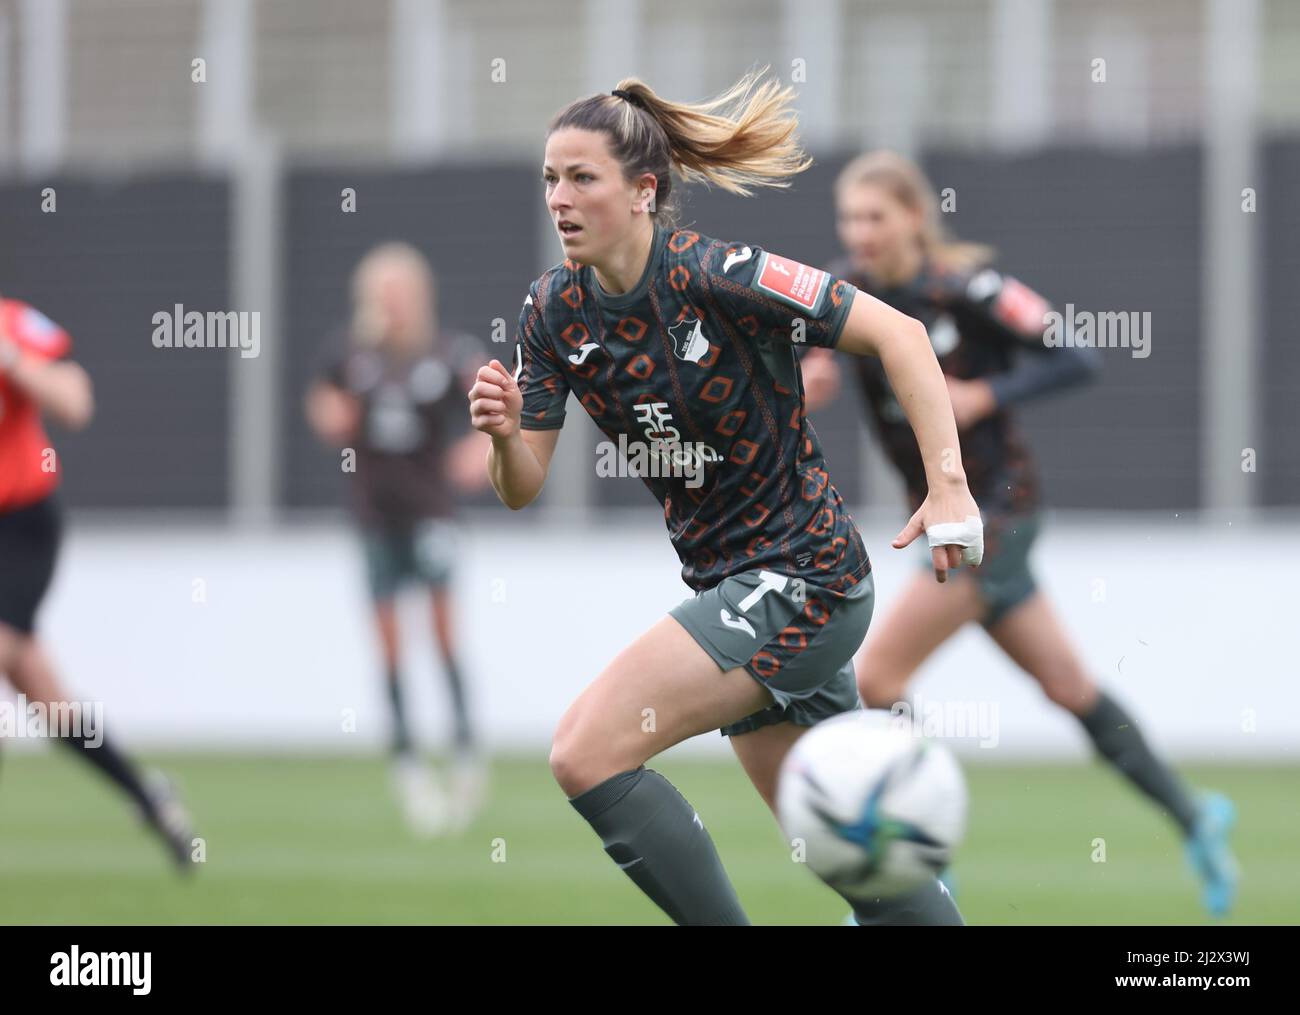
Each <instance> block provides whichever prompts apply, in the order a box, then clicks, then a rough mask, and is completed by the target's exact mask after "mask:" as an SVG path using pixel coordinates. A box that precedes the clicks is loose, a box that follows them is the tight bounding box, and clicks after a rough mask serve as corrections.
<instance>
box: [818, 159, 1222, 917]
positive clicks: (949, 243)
mask: <svg viewBox="0 0 1300 1015" xmlns="http://www.w3.org/2000/svg"><path fill="white" fill-rule="evenodd" d="M835 199H836V205H837V213H838V214H837V218H838V223H839V235H840V241H841V243H842V244H843V246H844V249H845V251H846V255H847V256H846V257H845V258H844V259H842V260H840V261H838V262H836V263H835V264H833V265H831V266H830V271H831V272H832V274H836V275H839V276H841V277H843V278H846V279H848V280H849V281H851V282H852V283H853V284H854V285H855V286H857V287H858V288H859V289H861V290H862V291H863V292H869V293H871V294H872V295H873V296H875V297H876V298H877V299H880V300H883V301H884V302H885V303H888V304H889V305H891V306H893V307H895V308H896V309H898V310H900V311H902V312H903V313H905V314H907V315H908V316H910V317H915V318H916V319H917V320H919V321H921V323H923V324H924V325H925V326H926V328H927V330H928V332H929V335H930V338H931V341H932V343H933V344H934V347H935V353H936V355H937V356H938V358H939V365H940V366H941V367H942V368H943V371H944V375H945V378H946V380H947V384H948V393H949V397H950V398H951V399H952V404H953V411H954V412H955V414H956V417H957V426H958V429H959V430H960V439H961V457H962V462H963V463H964V464H965V466H966V475H967V476H968V477H969V479H970V485H971V492H972V493H973V494H974V496H975V497H976V499H977V500H978V501H979V504H980V507H981V509H982V510H983V512H984V531H985V539H986V544H985V550H986V554H985V558H984V565H983V567H981V568H980V570H979V571H978V572H973V573H970V574H959V575H957V577H956V580H955V581H953V582H949V583H947V584H945V585H943V586H938V585H935V583H933V582H930V581H927V580H925V577H924V575H923V574H921V573H919V572H918V574H917V575H916V576H915V577H913V579H912V581H911V582H910V583H909V585H908V586H907V588H906V589H905V590H904V592H903V594H902V596H901V597H900V598H899V600H898V601H897V602H896V603H895V604H894V607H893V609H892V610H891V612H890V614H889V616H887V617H886V618H885V619H884V620H883V621H882V622H881V623H880V624H879V626H878V629H877V630H876V631H875V632H874V634H873V635H872V636H870V637H869V638H868V639H867V642H866V645H865V647H864V648H863V651H862V653H861V655H860V657H859V660H858V684H859V690H860V692H861V694H862V700H863V701H864V702H866V703H867V704H868V705H869V706H874V707H877V708H890V707H892V706H893V705H894V704H895V703H896V702H899V701H900V699H903V696H904V692H905V689H906V686H907V684H908V682H909V681H910V680H911V678H912V676H913V675H914V674H915V672H916V671H917V670H918V669H919V668H920V666H921V664H922V663H923V662H924V661H925V660H926V659H927V658H928V657H929V655H930V653H932V652H933V651H934V650H935V649H937V648H938V647H939V646H940V645H942V644H943V643H944V642H945V641H947V640H948V638H950V637H951V636H952V635H954V634H956V633H957V631H958V630H960V629H961V628H962V627H964V626H965V625H966V624H967V623H969V622H971V621H978V622H979V623H980V624H981V625H982V626H983V627H984V629H985V630H986V631H987V632H988V634H989V637H991V638H992V639H993V641H994V642H995V643H996V644H997V646H998V647H999V648H1000V649H1002V651H1003V652H1005V653H1006V654H1007V656H1008V657H1009V658H1010V659H1012V660H1013V661H1014V662H1015V663H1016V664H1018V665H1019V666H1020V667H1021V668H1022V669H1023V670H1024V671H1025V672H1026V673H1028V674H1029V675H1030V676H1031V677H1032V678H1033V679H1034V680H1036V681H1037V682H1038V684H1039V686H1040V687H1041V688H1042V690H1043V693H1044V694H1045V695H1047V697H1048V698H1049V699H1050V700H1051V701H1052V702H1053V703H1054V704H1057V705H1059V706H1061V707H1062V708H1064V709H1066V710H1067V711H1069V712H1070V713H1071V714H1072V715H1073V716H1074V717H1075V718H1076V719H1077V720H1078V721H1079V724H1080V726H1082V728H1083V731H1084V732H1085V733H1086V734H1087V736H1088V738H1089V739H1090V740H1091V741H1092V743H1093V745H1094V746H1095V747H1096V749H1097V751H1098V753H1099V754H1100V755H1101V756H1102V757H1104V758H1105V759H1106V760H1107V761H1108V762H1109V763H1110V764H1111V765H1113V766H1114V767H1115V769H1116V770H1117V771H1119V772H1120V773H1121V774H1122V775H1123V776H1124V777H1125V778H1127V779H1128V780H1129V781H1130V782H1131V783H1132V784H1133V785H1134V786H1135V787H1136V788H1137V789H1139V790H1141V791H1142V792H1143V793H1144V794H1146V796H1147V797H1148V798H1149V799H1151V800H1152V801H1153V802H1154V803H1155V804H1157V805H1158V806H1159V807H1161V808H1162V809H1163V810H1164V811H1165V812H1166V813H1167V814H1168V815H1169V816H1170V817H1171V818H1172V819H1173V820H1174V821H1175V822H1176V823H1177V824H1178V827H1179V829H1180V831H1181V832H1182V834H1183V836H1184V838H1185V840H1186V847H1187V855H1188V859H1189V860H1190V862H1191V865H1192V867H1193V869H1194V870H1195V871H1196V873H1197V874H1198V876H1199V877H1200V878H1201V880H1202V886H1203V901H1204V904H1205V906H1206V908H1207V909H1208V910H1209V912H1210V913H1211V915H1214V916H1221V915H1223V914H1224V913H1226V912H1227V911H1228V909H1229V908H1230V907H1231V905H1232V902H1233V898H1234V897H1235V894H1236V886H1237V866H1236V862H1235V860H1234V859H1233V857H1232V854H1231V852H1230V850H1229V848H1228V845H1227V836H1228V832H1229V831H1230V830H1231V828H1232V824H1233V805H1232V803H1231V801H1229V800H1228V799H1227V798H1226V797H1223V796H1221V795H1219V794H1205V795H1203V796H1202V797H1201V798H1200V799H1199V800H1198V799H1197V798H1196V797H1194V796H1193V794H1192V793H1191V792H1190V791H1189V789H1188V787H1187V786H1186V785H1185V784H1184V782H1183V780H1182V779H1181V778H1179V776H1178V775H1177V773H1175V772H1174V771H1173V769H1172V768H1171V767H1170V766H1169V765H1168V764H1167V763H1166V762H1165V761H1164V760H1163V759H1162V758H1160V757H1159V756H1158V755H1157V754H1156V753H1155V752H1154V751H1153V750H1152V749H1151V746H1150V744H1149V743H1148V742H1147V740H1146V738H1145V737H1144V736H1143V735H1142V733H1141V731H1140V729H1139V727H1138V724H1137V722H1136V721H1135V720H1134V719H1133V717H1132V716H1131V715H1129V713H1128V711H1127V710H1126V709H1125V708H1124V707H1123V706H1122V705H1121V704H1120V703H1119V702H1118V701H1116V700H1115V699H1114V698H1112V697H1111V696H1110V694H1108V693H1107V692H1106V690H1105V689H1103V688H1101V687H1099V686H1098V684H1097V682H1096V681H1095V680H1093V678H1092V677H1091V676H1090V675H1089V674H1088V671H1087V667H1086V666H1085V664H1084V662H1083V661H1082V660H1081V659H1080V657H1079V655H1078V653H1076V652H1075V650H1074V647H1073V645H1071V643H1070V640H1069V637H1068V635H1067V634H1066V632H1065V629H1064V628H1063V627H1062V625H1061V623H1060V621H1059V620H1058V618H1057V616H1056V612H1055V611H1054V610H1053V609H1052V606H1051V604H1050V602H1049V601H1048V599H1047V596H1046V595H1045V594H1044V593H1043V592H1042V591H1041V590H1040V589H1039V588H1038V584H1037V582H1036V581H1035V578H1034V575H1033V571H1032V569H1031V567H1030V563H1029V552H1030V548H1031V547H1032V545H1033V543H1034V540H1035V537H1036V536H1037V534H1038V529H1039V525H1040V521H1039V512H1040V510H1041V508H1040V497H1039V491H1038V486H1039V484H1038V479H1037V470H1036V469H1035V467H1034V462H1033V457H1032V455H1031V453H1030V451H1029V446H1028V444H1027V443H1026V442H1025V440H1024V438H1023V437H1022V436H1021V434H1020V430H1019V427H1018V426H1017V425H1016V421H1015V417H1014V412H1015V407H1016V406H1018V405H1023V404H1024V403H1026V402H1028V401H1030V400H1032V399H1038V398H1043V397H1045V396H1048V395H1051V394H1053V393H1055V392H1058V391H1063V390H1066V389H1068V388H1070V387H1072V386H1074V385H1077V384H1081V383H1084V382H1086V381H1088V380H1089V379H1091V378H1092V377H1093V376H1095V374H1096V372H1097V369H1098V366H1097V363H1096V361H1095V358H1094V355H1095V354H1094V350H1092V349H1087V348H1074V347H1069V346H1064V347H1048V346H1047V345H1046V344H1045V342H1044V328H1045V325H1046V322H1045V319H1044V315H1045V314H1046V312H1047V311H1048V310H1050V309H1051V308H1050V306H1049V304H1048V303H1047V301H1046V300H1044V299H1043V298H1042V297H1041V296H1039V295H1038V294H1037V293H1036V292H1034V291H1033V290H1032V289H1030V288H1029V287H1028V286H1026V285H1025V284H1024V283H1022V282H1019V281H1017V280H1016V279H1014V278H1011V277H1010V276H1007V275H1003V274H1002V273H1000V272H998V271H997V270H996V269H994V268H993V267H992V266H991V263H990V262H991V259H992V251H991V250H989V249H988V248H986V247H982V246H980V245H977V244H970V243H958V242H955V241H953V240H951V239H950V238H948V237H947V236H946V235H945V234H944V231H943V229H942V228H941V226H940V222H939V215H938V211H937V209H938V202H937V200H936V197H935V194H934V188H933V187H932V186H931V184H930V182H929V180H927V179H926V178H925V176H924V175H923V174H922V173H921V170H920V169H919V168H917V167H916V166H915V165H914V164H912V163H911V162H909V161H908V160H906V159H904V158H903V157H902V156H900V155H898V154H896V153H894V152H890V151H877V152H869V153H867V154H865V155H862V156H860V157H859V158H857V159H855V160H853V161H852V162H850V163H849V164H848V166H846V167H845V169H844V170H843V172H842V173H841V175H840V178H839V180H838V182H837V184H836V188H835ZM802 365H803V374H804V384H805V392H806V394H807V405H808V409H809V411H813V410H815V409H817V408H819V407H820V406H822V405H823V404H825V403H826V402H827V401H829V400H830V399H831V398H833V397H835V393H836V391H837V390H838V387H839V366H838V365H837V363H836V360H835V357H834V354H833V353H831V352H829V351H828V350H823V349H810V350H809V352H808V355H806V356H805V357H804V359H803V364H802ZM852 369H853V371H854V373H855V375H856V377H857V380H858V382H859V384H860V385H861V388H862V392H863V401H864V403H865V405H866V407H867V410H868V414H869V416H870V419H871V423H872V428H873V430H874V431H875V432H876V435H877V436H878V437H879V439H880V443H881V445H882V446H883V448H884V449H885V451H886V453H887V454H888V456H889V460H890V462H891V463H892V464H893V465H894V467H895V468H896V469H897V470H898V472H899V474H900V475H901V477H902V478H903V481H904V485H905V486H906V488H907V497H908V504H909V506H910V508H911V509H915V507H916V505H917V504H919V503H921V501H922V500H924V498H925V494H926V484H925V474H924V468H923V462H922V459H921V452H920V449H919V448H918V447H917V444H916V439H915V437H913V435H912V431H911V428H910V427H908V425H907V420H906V417H905V416H904V415H903V413H902V411H901V410H900V408H899V405H898V402H897V400H896V399H895V397H894V393H893V391H892V390H891V388H890V385H889V382H888V379H887V378H886V377H885V374H884V371H882V370H881V369H880V365H879V361H875V360H869V359H860V358H856V357H855V358H854V359H853V360H852ZM918 563H923V562H922V561H918Z"/></svg>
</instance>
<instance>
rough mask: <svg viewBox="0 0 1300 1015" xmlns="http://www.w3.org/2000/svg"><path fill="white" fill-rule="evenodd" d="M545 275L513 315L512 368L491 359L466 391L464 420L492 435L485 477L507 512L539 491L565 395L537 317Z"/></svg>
mask: <svg viewBox="0 0 1300 1015" xmlns="http://www.w3.org/2000/svg"><path fill="white" fill-rule="evenodd" d="M549 278H550V275H549V273H548V274H547V275H544V276H542V278H541V279H538V281H536V282H534V283H533V284H532V286H531V287H530V288H529V291H528V298H527V299H526V300H525V301H524V306H523V309H522V310H521V311H520V313H519V331H518V341H517V343H516V346H515V349H516V357H517V358H516V360H515V369H514V371H513V372H512V371H510V370H508V369H507V368H506V367H505V366H504V365H503V364H502V363H501V361H500V360H495V359H494V360H493V361H492V362H491V363H489V364H487V365H486V366H483V367H480V368H479V371H478V376H477V377H476V378H475V380H474V386H473V387H472V388H470V389H469V414H470V423H471V424H472V425H473V427H474V429H476V430H481V431H482V432H483V433H485V434H487V435H488V436H490V437H491V438H492V447H491V448H490V449H489V451H488V459H487V467H488V477H489V478H490V479H491V480H492V486H493V488H494V489H495V490H496V492H497V496H498V497H500V498H501V502H502V503H503V504H505V505H506V507H508V508H510V509H511V510H512V511H518V510H519V509H520V508H522V507H527V506H528V505H529V504H531V503H532V502H533V501H534V500H535V499H536V498H537V495H538V494H539V493H541V492H542V486H543V484H545V482H546V472H547V470H548V469H549V468H550V466H551V456H552V455H553V454H554V453H555V444H556V441H558V440H559V436H560V427H562V426H563V425H564V403H565V402H566V400H567V399H568V397H569V384H568V381H567V379H566V378H565V376H564V370H563V368H562V367H561V365H560V361H559V359H558V358H557V356H556V354H555V350H554V349H552V348H551V346H550V341H549V338H548V336H547V330H546V322H545V321H544V320H543V317H542V310H541V303H542V300H543V299H544V298H545V297H544V295H543V294H544V293H545V292H546V291H547V286H546V284H545V283H546V281H548V280H549Z"/></svg>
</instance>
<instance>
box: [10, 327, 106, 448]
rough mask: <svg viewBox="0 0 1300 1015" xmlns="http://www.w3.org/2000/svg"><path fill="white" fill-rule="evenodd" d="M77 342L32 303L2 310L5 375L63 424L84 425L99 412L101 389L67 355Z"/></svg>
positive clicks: (72, 426)
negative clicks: (97, 392)
mask: <svg viewBox="0 0 1300 1015" xmlns="http://www.w3.org/2000/svg"><path fill="white" fill-rule="evenodd" d="M11 325H12V327H13V329H14V331H15V333H14V334H10V328H11ZM71 344H72V343H71V339H69V338H68V335H67V332H65V331H64V330H63V329H62V328H60V327H59V326H58V325H56V324H54V323H53V322H52V321H50V320H49V318H47V317H46V316H45V315H44V314H42V313H40V312H39V311H37V310H35V309H34V308H32V307H28V306H25V305H18V309H17V312H16V313H13V314H10V313H3V314H0V376H2V377H5V378H7V379H8V380H9V383H10V384H12V385H13V386H14V387H16V388H17V389H18V390H19V391H21V392H22V393H23V394H24V395H26V396H27V397H28V398H30V399H31V400H32V401H33V402H34V403H36V407H37V409H38V410H39V411H41V412H43V413H46V414H48V415H49V416H51V417H52V418H53V419H55V420H56V421H57V422H58V423H59V424H60V425H61V426H64V427H67V428H68V429H69V430H81V429H84V428H85V427H86V426H88V425H89V423H90V420H91V418H92V417H93V416H94V415H95V394H94V387H93V385H92V384H91V383H90V375H89V374H87V373H86V371H85V370H83V369H82V368H81V366H80V365H78V364H77V363H74V362H73V361H72V360H69V359H65V358H63V357H65V356H66V355H67V352H68V348H69V346H70V345H71Z"/></svg>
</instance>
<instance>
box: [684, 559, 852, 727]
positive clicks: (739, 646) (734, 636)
mask: <svg viewBox="0 0 1300 1015" xmlns="http://www.w3.org/2000/svg"><path fill="white" fill-rule="evenodd" d="M875 602H876V596H875V583H874V581H873V580H872V576H871V574H870V572H868V573H867V574H866V575H865V576H864V577H863V578H861V579H860V580H859V581H858V583H857V584H856V585H854V586H853V587H851V588H850V589H848V591H847V592H839V591H833V590H831V589H829V588H826V587H825V586H822V585H817V584H815V583H813V582H810V581H807V580H805V579H797V578H791V577H789V576H787V575H781V574H777V573H775V572H772V571H766V570H756V571H744V572H742V573H740V574H735V575H732V576H730V577H729V578H724V579H723V580H722V581H721V582H720V583H719V584H718V585H716V586H714V587H713V588H711V589H707V590H705V591H703V592H701V593H699V594H698V595H696V596H695V597H694V598H692V599H687V600H686V601H685V602H682V603H680V604H679V605H677V606H676V607H674V608H673V609H672V610H671V611H669V615H670V616H672V617H673V618H674V619H675V620H677V622H678V623H680V624H681V625H682V626H683V627H684V628H686V630H687V631H688V632H690V634H691V637H693V638H694V639H695V640H696V641H697V642H698V643H699V644H700V647H701V648H703V649H704V651H705V652H707V653H708V654H709V656H710V657H711V658H712V659H713V661H714V662H715V663H717V664H718V666H719V667H721V668H722V669H723V670H732V669H736V668H737V667H744V669H745V671H746V672H747V673H749V675H750V676H751V677H753V678H754V679H755V680H756V681H758V682H759V683H760V684H762V685H763V686H764V687H765V688H767V690H768V691H769V692H771V695H772V697H773V699H775V701H776V704H774V705H772V706H770V707H769V708H765V709H763V710H761V711H759V712H755V713H754V714H753V715H750V716H747V717H745V718H744V719H741V720H740V721H739V722H735V723H732V724H730V725H728V726H724V727H722V730H721V732H722V735H723V736H735V735H737V734H740V733H748V732H749V731H750V730H756V729H759V728H760V727H762V726H770V725H774V724H776V723H780V722H793V723H794V724H795V725H797V726H813V725H815V724H816V723H819V722H821V721H822V720H823V719H828V718H830V717H831V716H833V715H839V714H840V713H841V712H847V711H850V710H851V709H855V708H861V707H862V706H861V703H860V702H859V700H858V684H857V679H856V677H855V675H854V670H853V656H854V654H855V653H856V652H857V650H858V648H859V647H860V646H861V645H862V639H863V638H864V637H866V633H867V627H868V626H869V625H870V624H871V613H872V610H873V609H874V608H875Z"/></svg>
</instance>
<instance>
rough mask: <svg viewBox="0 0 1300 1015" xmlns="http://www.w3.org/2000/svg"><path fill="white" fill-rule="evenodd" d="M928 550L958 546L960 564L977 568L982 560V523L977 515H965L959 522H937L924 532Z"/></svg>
mask: <svg viewBox="0 0 1300 1015" xmlns="http://www.w3.org/2000/svg"><path fill="white" fill-rule="evenodd" d="M925 537H926V539H928V540H929V542H930V549H931V550H933V549H934V548H935V547H936V546H960V547H961V548H962V551H961V562H962V563H963V564H969V565H970V566H971V567H977V566H978V565H979V564H980V563H981V562H982V561H983V560H984V523H983V522H982V521H981V520H980V516H979V515H967V516H966V520H965V521H961V522H937V523H935V524H934V525H931V526H929V527H928V528H927V529H926V530H925Z"/></svg>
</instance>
